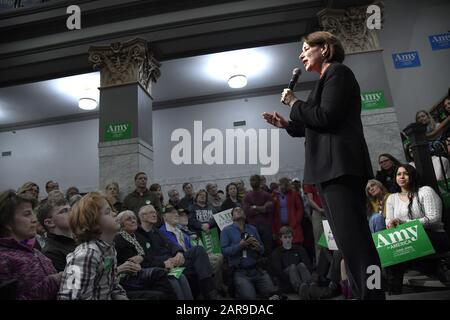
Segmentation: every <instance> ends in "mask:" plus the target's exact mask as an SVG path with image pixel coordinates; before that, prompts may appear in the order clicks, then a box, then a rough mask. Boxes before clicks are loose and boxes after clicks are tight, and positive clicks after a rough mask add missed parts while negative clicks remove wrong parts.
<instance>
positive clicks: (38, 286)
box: [0, 190, 61, 300]
mask: <svg viewBox="0 0 450 320" xmlns="http://www.w3.org/2000/svg"><path fill="white" fill-rule="evenodd" d="M35 203H36V200H35V199H34V198H29V197H28V198H27V197H26V196H24V195H18V194H16V192H15V191H14V190H8V191H5V192H3V193H2V194H1V195H0V283H1V284H3V283H5V282H7V281H11V280H13V281H14V280H15V281H16V288H15V293H16V295H15V298H16V299H19V300H49V299H55V298H56V294H57V292H58V288H59V284H60V281H61V274H60V273H56V270H55V268H54V267H53V264H52V262H51V261H50V259H48V258H47V257H46V256H44V255H43V254H42V253H41V252H39V251H38V250H36V249H34V248H33V243H30V242H29V241H28V240H29V239H34V237H35V236H36V225H37V219H36V216H35V214H34V212H33V207H34V205H35Z"/></svg>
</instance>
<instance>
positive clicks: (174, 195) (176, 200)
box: [167, 189, 181, 210]
mask: <svg viewBox="0 0 450 320" xmlns="http://www.w3.org/2000/svg"><path fill="white" fill-rule="evenodd" d="M167 195H168V196H169V204H170V205H171V206H173V207H175V209H177V210H178V209H181V206H180V194H179V193H178V191H177V190H176V189H170V190H169V191H168V192H167Z"/></svg>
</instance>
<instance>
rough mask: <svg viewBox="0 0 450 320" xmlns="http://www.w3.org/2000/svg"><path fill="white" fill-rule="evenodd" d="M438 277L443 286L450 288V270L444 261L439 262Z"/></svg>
mask: <svg viewBox="0 0 450 320" xmlns="http://www.w3.org/2000/svg"><path fill="white" fill-rule="evenodd" d="M436 276H437V278H438V279H439V281H440V282H442V284H443V285H445V286H447V287H449V286H450V270H448V268H447V266H446V264H445V262H444V261H439V263H438V266H437V269H436Z"/></svg>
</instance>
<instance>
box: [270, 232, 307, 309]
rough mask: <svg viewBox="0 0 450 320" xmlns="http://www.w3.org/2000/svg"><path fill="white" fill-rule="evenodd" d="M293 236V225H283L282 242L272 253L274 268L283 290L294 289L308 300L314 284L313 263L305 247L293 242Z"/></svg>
mask: <svg viewBox="0 0 450 320" xmlns="http://www.w3.org/2000/svg"><path fill="white" fill-rule="evenodd" d="M292 238H293V231H292V229H291V227H288V226H283V227H281V229H280V240H281V243H282V244H281V246H279V247H278V248H276V249H275V250H274V251H273V253H272V259H271V264H272V270H273V271H274V274H275V276H276V277H277V279H278V281H279V284H280V289H281V290H282V291H283V292H285V293H287V292H292V291H293V290H294V291H295V292H298V293H299V295H300V298H301V299H302V300H308V299H309V287H310V285H311V284H312V277H311V272H312V263H311V261H310V259H309V257H308V254H307V252H306V250H305V249H304V248H303V247H301V246H300V245H296V244H292Z"/></svg>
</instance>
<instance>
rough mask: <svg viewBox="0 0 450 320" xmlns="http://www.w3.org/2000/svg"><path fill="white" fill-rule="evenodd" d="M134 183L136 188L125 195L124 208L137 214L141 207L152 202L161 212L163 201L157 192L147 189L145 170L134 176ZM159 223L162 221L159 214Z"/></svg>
mask: <svg viewBox="0 0 450 320" xmlns="http://www.w3.org/2000/svg"><path fill="white" fill-rule="evenodd" d="M134 184H135V186H136V190H134V191H133V192H132V193H130V194H129V195H127V196H126V197H125V199H124V200H123V208H122V210H131V211H133V212H134V213H135V214H136V216H137V214H138V212H139V209H140V208H141V207H143V206H145V205H149V204H150V205H152V206H153V207H154V208H155V209H156V210H157V211H158V212H161V202H160V201H159V198H158V196H157V195H156V193H154V192H151V191H150V190H149V189H147V175H146V174H145V173H144V172H138V173H137V174H136V175H135V176H134ZM158 223H159V224H160V223H161V217H160V216H159V215H158Z"/></svg>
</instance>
